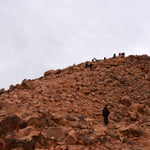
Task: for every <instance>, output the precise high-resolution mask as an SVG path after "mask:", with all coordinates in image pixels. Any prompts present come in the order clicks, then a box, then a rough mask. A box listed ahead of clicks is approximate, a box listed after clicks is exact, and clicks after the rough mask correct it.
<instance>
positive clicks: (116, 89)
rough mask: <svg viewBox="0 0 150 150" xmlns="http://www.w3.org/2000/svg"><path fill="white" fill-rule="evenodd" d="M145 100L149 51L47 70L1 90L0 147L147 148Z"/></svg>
mask: <svg viewBox="0 0 150 150" xmlns="http://www.w3.org/2000/svg"><path fill="white" fill-rule="evenodd" d="M149 100H150V57H149V56H147V55H142V56H129V57H124V56H123V55H120V56H117V57H114V58H109V59H106V60H97V61H94V62H85V63H81V64H79V65H73V66H70V67H68V68H65V69H63V70H50V71H47V72H45V73H44V76H43V77H41V78H39V79H35V80H23V81H22V83H21V84H18V85H15V86H10V88H9V90H7V91H5V90H3V89H1V90H0V150H9V149H13V148H16V149H17V150H34V149H38V150H39V149H41V150H42V149H43V150H46V149H47V150H48V149H49V150H84V149H85V150H99V149H101V150H107V149H116V150H128V149H134V150H148V149H149V147H150V118H149V116H150V108H149V107H150V101H149ZM106 104H108V108H109V111H110V116H109V122H110V123H109V124H108V126H105V125H104V122H103V116H102V110H103V108H104V106H105V105H106Z"/></svg>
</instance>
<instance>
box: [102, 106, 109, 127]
mask: <svg viewBox="0 0 150 150" xmlns="http://www.w3.org/2000/svg"><path fill="white" fill-rule="evenodd" d="M107 106H108V104H106V105H105V107H104V109H103V117H104V123H105V125H107V124H108V123H109V121H108V116H109V114H110V112H109V110H108V108H107Z"/></svg>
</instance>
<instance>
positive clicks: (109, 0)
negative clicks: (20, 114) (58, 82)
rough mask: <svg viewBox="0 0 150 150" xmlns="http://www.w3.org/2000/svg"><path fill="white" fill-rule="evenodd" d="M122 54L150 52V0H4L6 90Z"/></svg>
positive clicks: (1, 31) (0, 0)
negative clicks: (56, 71)
mask: <svg viewBox="0 0 150 150" xmlns="http://www.w3.org/2000/svg"><path fill="white" fill-rule="evenodd" d="M119 52H125V53H126V54H127V55H129V54H137V55H140V54H148V55H150V0H0V88H6V89H7V88H8V87H9V85H11V84H17V83H20V82H21V81H22V80H23V79H33V78H38V77H40V76H42V75H43V73H44V72H45V71H47V70H49V69H59V68H64V67H67V66H70V65H72V64H74V63H75V64H78V63H81V62H84V61H86V60H91V59H92V58H93V57H96V58H98V59H103V57H111V56H112V55H113V53H119Z"/></svg>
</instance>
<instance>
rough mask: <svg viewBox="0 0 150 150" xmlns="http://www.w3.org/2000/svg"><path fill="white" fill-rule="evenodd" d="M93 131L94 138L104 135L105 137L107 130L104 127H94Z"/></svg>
mask: <svg viewBox="0 0 150 150" xmlns="http://www.w3.org/2000/svg"><path fill="white" fill-rule="evenodd" d="M93 129H94V134H95V135H96V136H104V135H106V132H107V130H108V129H107V127H106V126H104V125H97V126H94V127H93Z"/></svg>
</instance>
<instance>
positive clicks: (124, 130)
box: [119, 124, 143, 137]
mask: <svg viewBox="0 0 150 150" xmlns="http://www.w3.org/2000/svg"><path fill="white" fill-rule="evenodd" d="M119 132H120V133H121V134H122V135H123V136H127V137H139V136H142V135H143V132H142V130H141V129H140V128H139V127H138V126H137V125H135V124H131V125H128V126H122V127H121V128H120V129H119Z"/></svg>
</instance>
